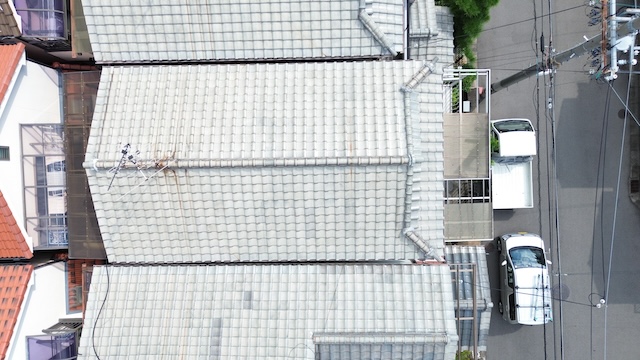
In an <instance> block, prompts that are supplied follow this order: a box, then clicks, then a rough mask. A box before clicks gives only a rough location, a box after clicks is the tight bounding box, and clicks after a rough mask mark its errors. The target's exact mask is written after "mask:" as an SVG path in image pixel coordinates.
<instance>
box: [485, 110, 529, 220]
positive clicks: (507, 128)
mask: <svg viewBox="0 0 640 360" xmlns="http://www.w3.org/2000/svg"><path fill="white" fill-rule="evenodd" d="M534 155H536V132H535V130H534V128H533V125H532V124H531V121H529V120H527V119H500V120H492V121H491V164H492V165H491V189H492V191H491V192H492V204H493V208H494V209H520V208H532V207H533V180H532V179H533V176H532V173H533V169H532V162H533V156H534Z"/></svg>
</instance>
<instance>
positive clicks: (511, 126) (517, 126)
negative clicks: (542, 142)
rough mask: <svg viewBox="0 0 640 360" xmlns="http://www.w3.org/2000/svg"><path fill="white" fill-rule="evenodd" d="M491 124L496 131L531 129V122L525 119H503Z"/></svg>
mask: <svg viewBox="0 0 640 360" xmlns="http://www.w3.org/2000/svg"><path fill="white" fill-rule="evenodd" d="M493 126H494V127H495V128H496V130H498V132H501V133H503V132H509V131H533V127H532V126H531V123H529V122H528V121H526V120H505V121H498V122H495V123H493Z"/></svg>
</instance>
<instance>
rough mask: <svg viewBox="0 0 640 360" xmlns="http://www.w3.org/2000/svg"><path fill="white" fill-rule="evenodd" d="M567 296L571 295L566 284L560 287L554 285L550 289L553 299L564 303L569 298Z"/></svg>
mask: <svg viewBox="0 0 640 360" xmlns="http://www.w3.org/2000/svg"><path fill="white" fill-rule="evenodd" d="M569 294H571V291H570V290H569V287H568V286H567V285H566V284H562V286H560V285H554V286H553V287H552V288H551V295H553V298H554V299H558V300H563V301H564V300H567V299H568V298H569Z"/></svg>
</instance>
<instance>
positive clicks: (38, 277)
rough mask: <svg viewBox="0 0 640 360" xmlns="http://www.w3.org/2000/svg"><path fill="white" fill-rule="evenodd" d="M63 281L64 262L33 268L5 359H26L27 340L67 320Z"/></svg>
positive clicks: (64, 278) (64, 277) (64, 273)
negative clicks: (63, 319)
mask: <svg viewBox="0 0 640 360" xmlns="http://www.w3.org/2000/svg"><path fill="white" fill-rule="evenodd" d="M66 282H67V276H66V272H65V264H64V263H63V262H59V263H55V264H52V265H48V266H43V267H41V268H36V269H34V271H33V273H32V275H31V280H30V281H29V286H28V288H27V292H26V293H25V296H24V302H23V304H22V308H21V310H20V315H19V316H18V321H17V323H16V326H15V328H14V329H13V336H12V337H11V342H10V343H9V349H8V350H7V359H26V358H27V349H26V348H27V345H26V337H27V336H30V335H42V330H43V329H46V328H48V327H49V326H51V325H54V324H55V323H57V322H58V320H59V319H61V318H65V317H68V315H69V314H68V313H67V297H66V293H65V291H66V290H65V289H66V288H67V286H66ZM74 315H75V314H74ZM79 316H80V315H79Z"/></svg>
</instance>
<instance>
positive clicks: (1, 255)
mask: <svg viewBox="0 0 640 360" xmlns="http://www.w3.org/2000/svg"><path fill="white" fill-rule="evenodd" d="M0 47H1V46H0ZM32 257H33V254H32V253H31V250H29V245H27V242H26V240H25V239H24V235H22V231H20V227H18V224H17V223H16V219H15V218H14V217H13V214H12V213H11V209H9V205H8V204H7V201H6V200H5V199H4V196H3V195H2V191H0V260H2V259H31V258H32Z"/></svg>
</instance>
